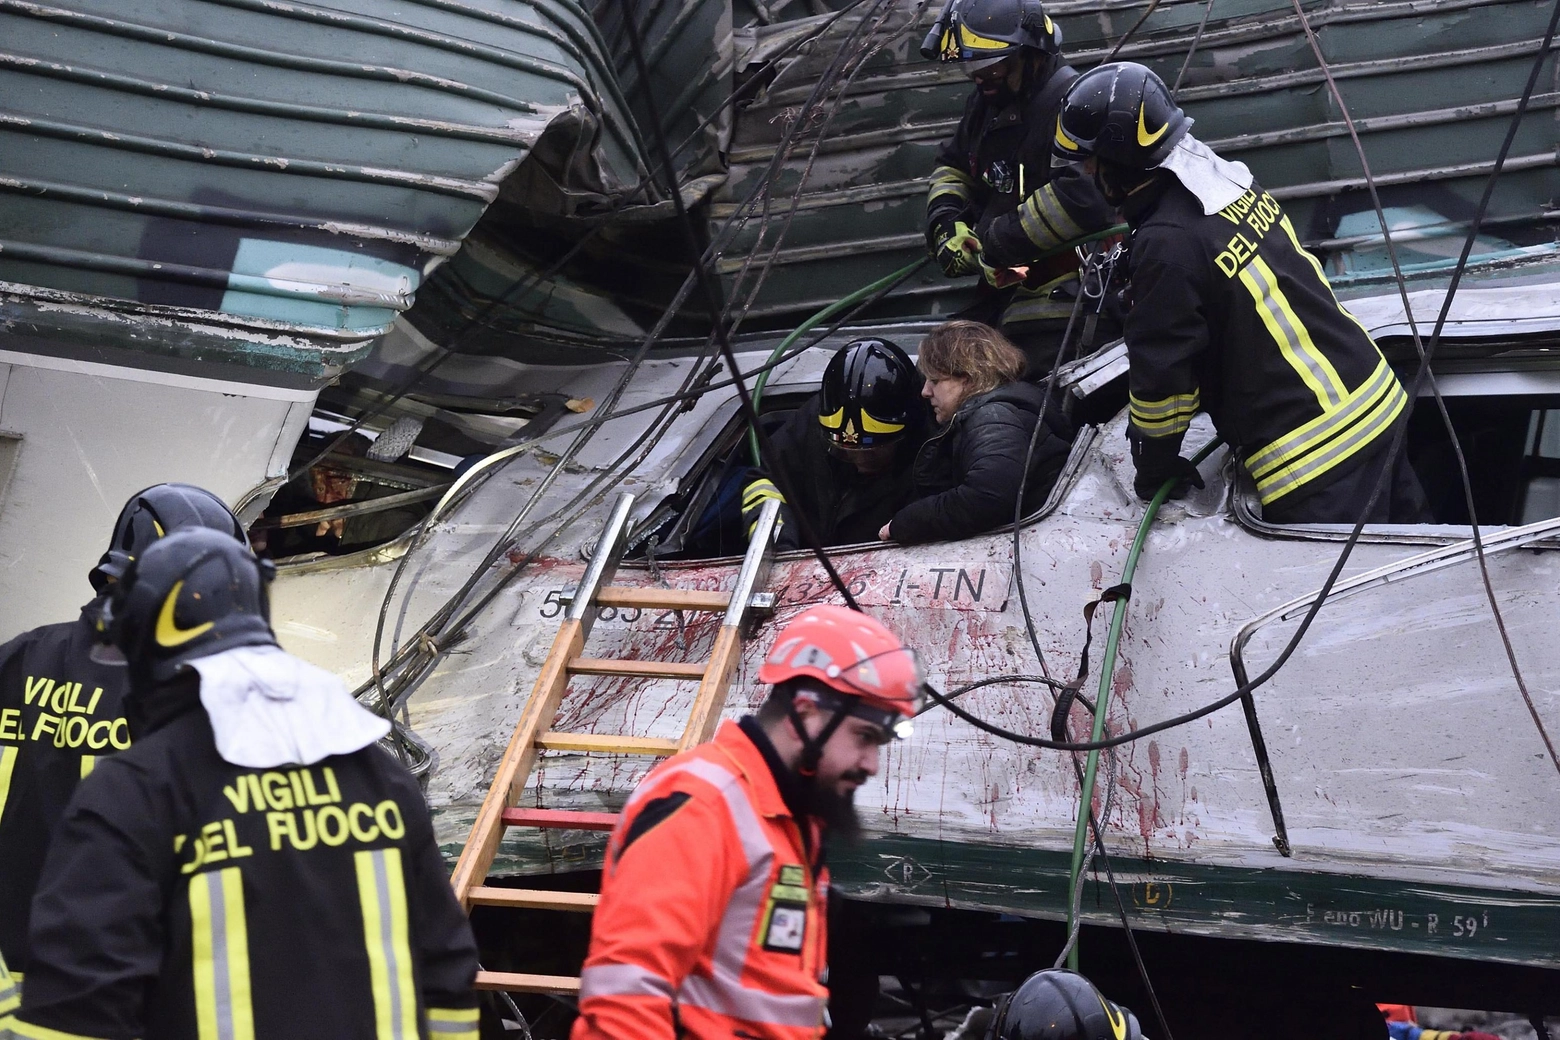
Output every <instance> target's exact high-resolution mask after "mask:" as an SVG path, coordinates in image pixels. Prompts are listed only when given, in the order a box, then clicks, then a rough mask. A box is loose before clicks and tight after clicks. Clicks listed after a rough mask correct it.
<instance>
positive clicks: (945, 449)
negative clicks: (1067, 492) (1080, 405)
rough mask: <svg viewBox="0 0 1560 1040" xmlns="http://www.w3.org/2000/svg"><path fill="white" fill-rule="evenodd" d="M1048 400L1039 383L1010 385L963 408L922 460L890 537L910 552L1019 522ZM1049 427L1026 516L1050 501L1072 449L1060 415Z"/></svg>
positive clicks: (1051, 413)
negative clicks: (1024, 481) (1017, 507)
mask: <svg viewBox="0 0 1560 1040" xmlns="http://www.w3.org/2000/svg"><path fill="white" fill-rule="evenodd" d="M1044 400H1045V393H1044V391H1042V390H1041V389H1040V388H1039V387H1038V386H1035V385H1034V384H1033V383H1009V384H1007V385H1006V386H1000V387H998V388H997V389H995V390H992V391H989V392H987V393H984V394H979V395H977V396H975V397H972V398H970V399H969V400H968V401H965V402H964V403H963V404H961V405H960V406H959V408H958V410H957V411H956V412H954V414H953V418H952V419H950V420H948V425H947V426H944V427H943V428H942V429H940V430H938V431H937V432H936V433H935V434H933V435H932V436H931V438H930V439H928V440H927V442H926V443H925V444H924V445H922V446H921V450H920V452H919V453H918V454H917V455H916V458H915V466H914V468H913V469H912V471H911V474H912V478H913V479H914V481H915V500H914V501H912V502H911V503H910V504H909V505H907V506H905V507H904V508H903V509H901V510H899V512H897V513H895V514H894V519H893V520H892V521H891V522H890V525H889V537H890V538H892V539H893V540H894V541H896V542H899V543H901V544H904V545H914V544H916V543H918V542H941V541H951V540H953V539H956V538H968V537H970V536H971V535H975V534H979V533H981V532H982V531H989V530H991V529H992V528H994V527H1000V526H1001V525H1003V524H1005V523H1012V521H1013V501H1014V499H1015V498H1016V497H1017V495H1018V486H1019V483H1020V480H1021V478H1022V476H1023V470H1024V456H1025V454H1026V453H1027V452H1028V451H1029V438H1030V435H1031V434H1032V433H1033V432H1034V429H1035V423H1036V422H1038V421H1039V420H1040V412H1041V405H1042V402H1043V401H1044ZM1045 421H1046V429H1045V430H1044V431H1043V432H1042V433H1041V434H1040V439H1039V441H1038V442H1037V443H1036V444H1035V453H1034V457H1033V459H1032V460H1031V461H1030V467H1029V484H1028V486H1027V487H1026V488H1025V490H1024V510H1025V512H1028V511H1029V510H1031V509H1034V508H1035V507H1036V506H1038V505H1039V504H1040V503H1041V502H1043V501H1044V500H1045V497H1046V495H1048V494H1050V492H1051V488H1052V487H1054V486H1055V484H1056V478H1057V477H1058V476H1059V475H1060V474H1061V471H1062V465H1063V463H1065V462H1066V461H1067V453H1068V452H1069V451H1070V450H1071V447H1072V446H1071V443H1070V439H1071V438H1070V431H1068V430H1067V428H1066V425H1065V422H1064V420H1062V419H1061V417H1060V416H1058V415H1057V414H1056V412H1055V409H1054V408H1053V409H1050V410H1048V411H1047V412H1046V420H1045Z"/></svg>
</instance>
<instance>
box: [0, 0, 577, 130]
mask: <svg viewBox="0 0 1560 1040" xmlns="http://www.w3.org/2000/svg"><path fill="white" fill-rule="evenodd" d="M0 12H10V13H13V14H19V15H22V16H24V17H29V18H37V19H39V20H46V21H50V22H68V23H70V24H72V25H74V26H76V27H79V28H83V29H86V30H88V31H93V32H101V33H104V34H112V35H116V36H120V37H123V38H125V39H133V40H143V41H145V42H147V43H153V44H157V45H158V46H164V47H166V46H173V47H176V48H178V49H179V50H184V51H192V52H196V53H200V54H214V55H217V56H218V57H223V58H232V59H234V60H237V61H242V62H245V63H246V64H251V65H268V66H271V67H274V68H282V69H295V70H297V71H299V72H318V73H321V74H323V75H329V76H342V77H345V78H347V79H363V80H374V81H378V82H386V83H406V84H411V85H413V86H420V87H429V88H431V89H434V90H439V91H444V92H446V93H451V94H459V95H461V96H463V97H469V98H471V99H473V100H476V101H487V102H489V103H491V104H495V105H500V106H503V107H505V108H517V109H520V110H522V111H530V112H540V109H539V108H538V107H537V106H536V105H535V104H534V103H532V102H529V101H526V100H524V99H523V98H518V97H512V96H510V95H507V94H500V93H498V92H497V91H493V90H487V89H485V88H483V87H476V86H472V85H471V84H469V83H462V82H460V81H459V80H453V79H447V78H445V77H443V76H434V75H430V74H428V73H426V72H418V71H417V70H415V69H403V68H399V67H396V66H392V65H373V64H367V63H362V62H349V61H335V60H332V59H330V58H319V57H314V56H312V55H305V54H287V53H285V52H283V51H271V50H264V49H262V48H259V47H250V46H247V45H245V44H240V43H228V42H226V41H224V40H214V39H211V38H209V37H205V36H195V35H192V34H190V33H183V32H178V31H175V30H169V29H163V28H153V27H151V26H142V25H132V24H131V23H129V22H118V21H115V20H114V19H111V18H102V17H99V16H97V15H90V14H85V13H83V12H81V11H67V10H64V9H63V8H57V7H46V6H44V5H42V4H33V3H25V2H23V0H0ZM520 24H523V23H520ZM526 28H528V29H529V30H530V31H531V32H532V34H533V35H539V36H544V37H546V38H547V39H549V40H552V41H553V42H555V43H559V44H560V46H563V47H564V49H569V48H568V46H567V44H563V43H561V41H559V40H557V39H554V34H551V33H547V32H546V31H545V29H544V27H542V26H527V27H526ZM168 86H169V89H174V88H173V86H172V84H169V85H168ZM216 103H217V104H219V105H220V104H221V102H216Z"/></svg>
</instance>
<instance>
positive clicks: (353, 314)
mask: <svg viewBox="0 0 1560 1040" xmlns="http://www.w3.org/2000/svg"><path fill="white" fill-rule="evenodd" d="M0 41H3V42H0V98H3V99H4V101H3V102H0V109H3V110H0V153H3V154H4V155H5V157H6V159H5V163H4V175H3V176H0V215H3V216H0V283H6V289H7V291H8V292H11V293H13V294H15V295H16V296H18V297H25V296H28V295H39V294H42V293H46V292H50V291H52V292H60V293H67V294H71V299H72V301H73V303H75V304H77V305H78V306H87V307H89V308H90V307H92V306H109V301H115V302H114V303H113V305H112V309H113V311H114V312H115V313H116V314H120V315H125V314H131V313H139V314H141V315H142V316H143V317H144V319H145V320H147V321H150V322H153V323H159V324H164V323H169V322H171V323H174V324H178V323H180V322H184V321H195V322H196V323H197V324H199V323H202V322H204V323H207V324H210V325H212V326H213V327H217V326H229V327H236V328H247V329H251V330H252V331H253V332H254V333H255V334H256V337H258V338H264V339H265V340H266V341H267V342H274V340H275V339H276V338H277V337H280V338H281V339H283V340H285V342H286V344H287V350H284V351H281V352H278V351H275V350H266V349H256V350H255V351H254V352H253V353H252V354H251V352H250V351H249V350H248V349H246V347H245V346H244V345H242V343H243V339H244V337H235V339H234V344H235V346H236V347H237V349H235V350H233V351H229V352H228V354H229V356H228V357H225V358H224V361H236V362H237V363H238V364H240V365H246V364H248V360H247V359H249V358H250V357H251V356H252V357H253V361H254V365H253V366H252V367H256V368H273V367H274V366H276V365H280V366H281V367H282V369H283V370H286V371H289V372H292V373H294V374H297V375H303V376H307V377H309V378H312V379H313V380H314V381H315V382H319V381H323V380H326V379H329V378H333V377H334V375H336V374H338V373H339V372H340V371H341V370H342V367H343V366H344V365H346V364H350V363H351V362H352V361H354V360H356V359H357V358H359V357H361V356H363V355H364V354H365V353H366V352H367V350H368V349H369V348H370V347H371V345H372V343H373V341H374V340H375V339H376V338H377V337H378V336H379V335H381V334H382V333H383V332H384V331H385V330H386V329H387V328H388V327H389V324H390V322H391V320H392V319H393V318H394V316H395V315H396V314H397V313H400V312H403V311H405V310H407V309H409V308H410V307H411V306H412V303H413V300H414V297H415V294H416V292H417V290H418V289H419V287H420V285H421V283H422V281H423V279H424V278H425V277H426V276H427V275H428V274H429V273H430V272H432V271H433V270H434V269H435V268H436V267H437V266H438V265H439V264H440V263H441V262H443V261H444V260H446V259H448V258H449V257H451V256H453V255H455V254H456V253H457V252H458V251H459V250H460V248H461V244H462V241H463V239H464V238H465V236H466V235H467V233H468V232H469V231H470V230H471V228H472V227H473V226H474V225H475V224H476V222H477V220H478V218H479V217H480V216H481V215H482V214H483V212H484V211H485V210H486V209H487V208H488V206H489V205H490V204H491V203H492V202H493V201H494V200H495V199H497V198H498V196H499V194H500V190H501V186H502V184H503V183H504V182H505V180H506V179H507V178H508V177H509V176H510V175H511V174H512V172H513V171H514V170H515V169H516V168H517V167H518V166H519V165H520V164H521V163H522V161H523V160H526V159H527V158H528V157H530V156H531V155H532V154H533V150H534V149H536V148H537V147H538V146H539V145H543V144H545V148H544V151H546V152H547V155H546V156H545V157H540V156H539V157H538V159H537V162H536V163H535V164H533V165H536V166H538V167H540V171H539V172H540V175H542V176H547V177H550V178H551V179H552V181H553V182H554V183H556V184H557V185H558V186H559V187H560V188H561V189H563V190H565V191H568V190H582V191H588V192H595V193H597V194H605V195H613V194H619V195H622V194H632V193H633V192H634V191H636V190H638V188H639V185H640V181H641V178H642V173H643V169H642V163H641V162H640V159H639V156H640V147H639V141H638V131H637V129H636V127H635V126H634V123H633V117H632V115H631V114H630V113H629V111H628V109H627V107H626V105H625V104H624V101H623V97H622V94H621V91H620V90H619V88H618V85H617V83H616V78H615V72H614V70H613V68H612V64H611V61H610V59H609V58H608V56H607V53H606V50H605V47H604V45H603V43H602V41H601V38H600V36H599V34H598V33H597V31H596V28H595V26H594V24H593V23H592V22H591V20H590V17H589V16H588V15H587V14H586V13H585V11H584V10H583V9H582V8H581V7H579V6H578V5H577V4H574V3H572V2H570V0H494V2H488V3H476V2H468V0H404V2H395V3H392V2H390V0H369V2H366V3H365V2H354V3H338V2H332V0H325V2H323V3H317V4H275V3H269V2H267V0H195V2H188V0H60V2H59V3H57V4H49V3H45V4H38V3H31V2H23V0H0ZM571 138H572V139H573V140H574V141H575V142H576V143H575V144H573V145H571V144H570V143H569V142H570V140H571ZM581 143H583V149H582V148H581V147H579V145H580V144H581ZM559 156H561V157H562V158H558V157H559ZM123 304H130V305H131V307H130V308H129V309H127V308H126V307H125V306H123ZM132 324H133V323H132ZM120 326H121V327H125V328H126V329H127V331H128V328H129V326H125V325H124V323H123V322H121V323H120ZM141 338H142V339H144V338H145V337H141ZM344 338H345V339H350V340H353V341H354V343H355V346H354V347H353V348H352V349H351V350H350V351H349V352H348V353H349V354H350V356H346V357H344V356H343V354H342V351H341V349H340V343H341V341H342V340H343V339H344ZM121 339H122V342H121V343H120V344H119V346H120V347H122V348H125V349H128V350H131V351H132V352H133V351H134V350H135V349H137V337H136V336H133V335H125V336H123V337H121ZM311 351H312V353H311ZM180 356H181V357H182V356H183V355H180ZM186 360H191V361H195V362H197V363H198V362H199V358H198V357H193V356H191V357H188V358H186Z"/></svg>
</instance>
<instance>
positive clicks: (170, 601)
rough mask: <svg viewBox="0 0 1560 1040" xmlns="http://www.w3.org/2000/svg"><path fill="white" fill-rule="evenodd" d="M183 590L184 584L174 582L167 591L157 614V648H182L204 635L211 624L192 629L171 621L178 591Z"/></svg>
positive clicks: (206, 623)
mask: <svg viewBox="0 0 1560 1040" xmlns="http://www.w3.org/2000/svg"><path fill="white" fill-rule="evenodd" d="M182 588H184V582H182V581H178V582H174V585H173V588H171V589H169V590H168V598H167V599H165V600H163V605H162V610H160V611H159V612H158V614H157V630H156V632H155V633H154V634H155V635H156V637H157V645H158V646H166V647H175V646H183V645H184V644H185V643H188V642H189V641H190V640H191V639H194V638H195V637H196V636H199V635H204V634H205V633H206V632H207V631H208V630H209V629H210V628H211V626H212V624H213V622H210V621H207V622H205V623H203V624H199V625H196V626H195V627H194V628H180V627H179V623H178V622H177V621H175V620H173V607H174V604H175V602H176V601H177V600H178V598H179V590H180V589H182Z"/></svg>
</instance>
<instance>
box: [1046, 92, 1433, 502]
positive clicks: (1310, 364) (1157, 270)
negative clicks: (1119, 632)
mask: <svg viewBox="0 0 1560 1040" xmlns="http://www.w3.org/2000/svg"><path fill="white" fill-rule="evenodd" d="M1191 124H1192V121H1191V120H1190V119H1188V118H1187V117H1186V115H1185V113H1183V112H1182V111H1181V109H1180V108H1179V107H1177V106H1176V104H1175V102H1174V101H1173V100H1172V99H1171V97H1170V92H1169V91H1168V90H1166V89H1165V85H1164V83H1163V82H1161V81H1160V79H1159V77H1158V76H1156V75H1154V73H1153V72H1151V71H1149V70H1148V69H1147V68H1145V67H1144V66H1142V65H1138V64H1135V63H1132V62H1118V63H1114V64H1110V65H1101V66H1098V67H1097V68H1094V69H1091V70H1090V71H1089V72H1087V73H1085V74H1084V75H1083V76H1081V77H1079V78H1078V79H1077V80H1076V81H1075V82H1074V83H1073V85H1072V87H1071V88H1070V89H1069V90H1068V92H1067V96H1066V98H1065V99H1064V101H1063V103H1062V112H1061V115H1060V117H1059V119H1058V122H1057V124H1056V133H1055V139H1054V143H1053V147H1054V150H1055V155H1056V160H1057V161H1058V162H1061V163H1066V164H1069V165H1072V166H1074V167H1075V168H1080V164H1081V168H1083V169H1085V170H1087V171H1088V172H1089V173H1090V174H1091V175H1092V176H1093V177H1094V179H1095V181H1096V183H1097V184H1098V185H1099V187H1100V190H1101V192H1102V193H1103V194H1104V195H1105V197H1106V198H1107V199H1109V200H1110V201H1111V203H1112V204H1114V205H1117V206H1120V207H1121V210H1122V212H1123V213H1124V214H1125V216H1126V218H1127V222H1128V223H1129V224H1130V225H1131V227H1132V243H1131V258H1130V261H1129V277H1130V280H1131V285H1130V290H1129V291H1130V297H1131V310H1130V311H1129V312H1128V314H1127V319H1126V342H1127V357H1128V361H1129V363H1130V373H1129V376H1128V383H1129V390H1130V399H1129V409H1130V423H1129V425H1128V428H1127V431H1128V437H1129V438H1130V439H1131V443H1132V457H1133V461H1134V462H1135V463H1136V467H1137V477H1136V485H1135V487H1136V491H1137V493H1138V495H1139V496H1140V497H1142V498H1145V499H1146V498H1150V497H1152V496H1153V494H1154V492H1155V491H1156V490H1158V488H1159V487H1160V486H1161V485H1162V484H1163V483H1164V481H1166V480H1167V479H1170V478H1172V477H1179V478H1185V479H1186V480H1187V481H1190V482H1192V483H1194V484H1196V485H1197V486H1199V487H1200V486H1201V480H1200V478H1198V477H1197V472H1196V469H1195V467H1193V466H1192V465H1191V463H1190V462H1189V461H1188V460H1186V459H1184V458H1182V457H1181V456H1180V449H1181V440H1182V438H1183V436H1184V435H1185V433H1186V430H1187V427H1188V424H1189V423H1190V422H1191V419H1192V415H1193V414H1194V413H1195V412H1197V411H1200V410H1205V411H1207V412H1208V414H1209V416H1210V417H1211V418H1212V419H1213V422H1214V426H1215V427H1216V428H1217V429H1218V431H1219V434H1220V435H1221V436H1222V437H1223V438H1224V440H1225V441H1226V442H1227V443H1228V444H1229V445H1230V446H1231V447H1232V448H1233V449H1234V450H1235V451H1236V452H1237V454H1238V456H1239V458H1240V459H1241V461H1242V463H1243V464H1244V466H1245V468H1246V469H1247V471H1248V472H1249V473H1250V474H1251V476H1252V478H1253V479H1254V481H1255V482H1256V489H1257V495H1258V497H1259V498H1260V499H1261V501H1262V515H1263V518H1264V519H1265V520H1267V521H1269V522H1271V523H1279V524H1296V523H1349V524H1352V523H1354V522H1355V521H1357V520H1358V519H1360V516H1361V513H1362V512H1363V510H1364V507H1365V503H1366V501H1367V500H1368V498H1369V496H1370V493H1371V489H1372V488H1373V486H1374V485H1375V482H1376V479H1377V477H1378V475H1379V474H1380V473H1381V471H1382V468H1383V467H1384V466H1389V465H1390V466H1391V467H1392V470H1391V473H1390V474H1389V476H1390V481H1389V484H1388V486H1387V488H1386V490H1385V491H1384V492H1383V494H1382V495H1381V497H1380V498H1379V499H1378V501H1377V503H1376V506H1375V508H1374V509H1373V510H1372V511H1371V513H1370V515H1369V516H1367V517H1365V519H1366V520H1367V521H1368V522H1373V523H1421V522H1427V521H1428V520H1429V517H1428V515H1427V510H1426V507H1425V499H1424V493H1423V491H1421V489H1420V487H1419V481H1418V478H1417V477H1415V475H1414V471H1413V468H1412V467H1411V466H1410V465H1409V463H1408V461H1407V459H1406V458H1405V457H1404V456H1403V454H1401V453H1400V454H1399V455H1398V457H1397V459H1396V460H1392V459H1390V458H1389V445H1390V443H1391V441H1392V439H1393V434H1394V432H1395V430H1396V428H1397V425H1398V424H1399V423H1401V422H1403V421H1404V418H1403V413H1404V408H1405V406H1406V405H1407V403H1408V395H1407V394H1406V393H1405V392H1404V390H1403V387H1402V386H1401V385H1400V384H1399V383H1398V379H1397V376H1396V375H1394V374H1393V371H1392V368H1391V366H1389V365H1388V364H1387V362H1386V359H1385V358H1384V357H1382V354H1381V351H1380V349H1378V348H1377V346H1376V344H1375V342H1374V341H1372V339H1371V338H1370V334H1369V333H1368V332H1366V330H1365V327H1364V326H1363V325H1361V324H1360V323H1359V321H1358V320H1356V319H1355V318H1354V316H1353V315H1351V314H1350V313H1349V312H1348V311H1347V310H1345V309H1344V308H1343V306H1342V304H1340V303H1339V302H1338V300H1337V298H1336V297H1335V296H1334V295H1333V293H1332V288H1331V287H1330V286H1329V285H1328V284H1327V279H1326V278H1325V277H1324V276H1323V274H1322V269H1321V265H1320V264H1318V263H1317V261H1316V258H1315V257H1313V256H1312V255H1311V254H1310V253H1308V252H1306V251H1305V249H1303V248H1302V247H1301V245H1300V239H1299V237H1298V236H1297V235H1296V234H1295V229H1294V225H1292V224H1291V223H1290V221H1289V217H1288V216H1286V215H1285V214H1284V211H1283V208H1282V207H1280V206H1279V204H1278V203H1277V202H1276V201H1274V199H1273V196H1272V195H1270V194H1269V193H1268V192H1266V191H1264V190H1263V189H1262V186H1261V185H1259V184H1257V183H1256V182H1255V181H1254V180H1253V179H1252V176H1251V171H1250V170H1249V169H1247V167H1246V166H1245V164H1244V163H1236V162H1229V161H1227V160H1225V159H1222V158H1220V157H1219V156H1218V155H1216V154H1215V153H1214V152H1213V151H1212V150H1211V149H1210V148H1208V146H1207V145H1205V144H1203V143H1202V142H1201V141H1198V140H1197V139H1196V138H1195V137H1193V136H1192V135H1191V133H1190V132H1189V128H1190V127H1191Z"/></svg>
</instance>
